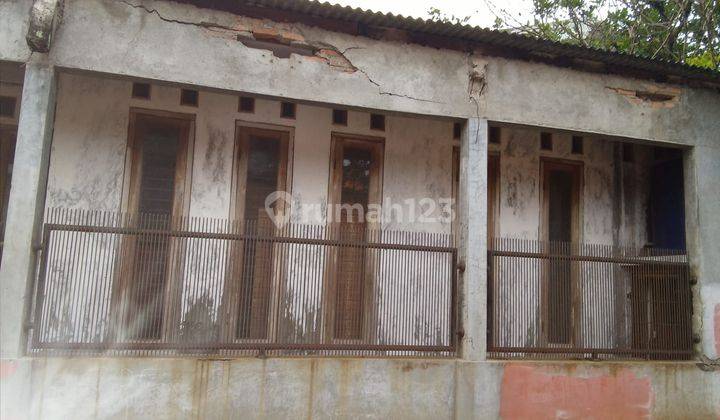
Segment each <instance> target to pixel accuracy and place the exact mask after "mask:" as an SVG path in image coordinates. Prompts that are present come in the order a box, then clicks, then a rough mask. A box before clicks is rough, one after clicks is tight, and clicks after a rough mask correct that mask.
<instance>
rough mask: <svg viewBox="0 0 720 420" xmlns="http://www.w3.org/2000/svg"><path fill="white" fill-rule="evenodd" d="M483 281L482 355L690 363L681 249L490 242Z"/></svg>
mask: <svg viewBox="0 0 720 420" xmlns="http://www.w3.org/2000/svg"><path fill="white" fill-rule="evenodd" d="M488 273H489V275H488V352H489V355H490V356H491V357H495V358H573V359H635V358H641V359H688V358H691V357H692V332H691V314H692V304H691V290H690V287H691V282H690V275H689V269H688V264H687V257H686V255H685V252H684V251H678V250H662V249H646V248H631V247H617V246H604V245H588V244H568V243H546V242H545V243H544V242H538V241H530V240H520V239H506V238H496V239H494V240H493V241H490V244H489V251H488Z"/></svg>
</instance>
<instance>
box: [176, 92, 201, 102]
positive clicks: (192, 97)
mask: <svg viewBox="0 0 720 420" xmlns="http://www.w3.org/2000/svg"><path fill="white" fill-rule="evenodd" d="M199 96H200V94H199V93H198V91H197V90H194V89H183V90H182V91H181V93H180V105H185V106H198V103H199Z"/></svg>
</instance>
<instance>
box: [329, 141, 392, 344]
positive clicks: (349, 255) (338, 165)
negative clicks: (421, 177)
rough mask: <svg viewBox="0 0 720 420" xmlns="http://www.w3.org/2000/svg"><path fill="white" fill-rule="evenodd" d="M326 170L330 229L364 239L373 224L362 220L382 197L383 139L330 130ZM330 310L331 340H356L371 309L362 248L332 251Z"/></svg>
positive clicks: (344, 237) (342, 237)
mask: <svg viewBox="0 0 720 420" xmlns="http://www.w3.org/2000/svg"><path fill="white" fill-rule="evenodd" d="M331 165H332V166H331V175H330V181H331V185H330V199H329V202H330V204H331V207H330V208H331V210H329V211H333V215H332V217H333V218H334V220H332V224H331V228H332V229H334V231H335V232H336V233H337V235H338V239H340V240H343V241H349V242H353V243H357V242H364V241H365V240H366V239H367V235H368V229H377V228H378V226H373V224H372V223H369V222H368V221H367V220H366V215H367V212H368V208H369V206H370V205H371V204H376V205H377V204H380V203H381V197H382V192H381V188H382V166H383V142H382V140H381V139H375V138H359V137H354V136H346V135H340V134H338V135H334V136H333V143H332V163H331ZM332 257H333V260H334V267H333V268H332V269H331V270H330V279H329V280H330V281H329V283H330V284H329V289H330V293H329V296H328V297H329V299H328V300H327V302H329V303H330V304H329V305H328V306H329V307H330V308H332V310H330V311H329V313H328V317H329V318H330V320H331V322H330V325H331V327H330V331H331V337H332V339H336V340H359V339H362V338H363V336H364V329H365V328H364V326H365V325H366V322H367V321H368V320H367V316H368V315H369V311H370V309H371V305H372V302H371V297H370V296H371V291H372V273H370V272H369V270H367V267H368V266H369V265H370V264H371V261H369V260H368V253H367V251H366V250H365V249H364V248H362V247H339V248H337V249H336V251H335V252H334V255H332Z"/></svg>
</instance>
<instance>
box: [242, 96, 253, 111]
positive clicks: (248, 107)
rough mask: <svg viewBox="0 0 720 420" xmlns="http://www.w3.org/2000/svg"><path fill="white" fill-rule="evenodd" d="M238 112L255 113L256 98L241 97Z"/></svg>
mask: <svg viewBox="0 0 720 420" xmlns="http://www.w3.org/2000/svg"><path fill="white" fill-rule="evenodd" d="M238 111H240V112H248V113H253V112H255V98H252V97H250V96H241V97H240V100H239V103H238Z"/></svg>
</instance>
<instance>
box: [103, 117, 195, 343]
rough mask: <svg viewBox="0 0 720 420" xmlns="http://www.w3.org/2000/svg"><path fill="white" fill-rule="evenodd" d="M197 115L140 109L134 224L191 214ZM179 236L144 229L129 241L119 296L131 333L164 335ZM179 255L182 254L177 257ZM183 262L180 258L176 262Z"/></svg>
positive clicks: (131, 207)
mask: <svg viewBox="0 0 720 420" xmlns="http://www.w3.org/2000/svg"><path fill="white" fill-rule="evenodd" d="M192 127H193V121H192V116H188V115H184V114H170V113H159V112H156V111H147V112H145V111H136V110H133V112H132V113H131V121H130V128H129V141H128V147H129V151H130V153H129V155H130V176H129V191H128V198H127V203H128V204H127V211H128V212H129V213H130V217H129V219H128V221H129V224H130V226H131V227H134V228H139V229H143V230H147V231H163V230H170V229H176V228H178V227H180V226H179V224H180V222H179V221H180V218H181V217H182V216H184V214H185V204H186V198H185V196H186V194H187V192H186V189H187V188H186V181H187V177H188V173H187V172H188V143H189V138H190V136H191V130H192ZM173 244H174V242H173V239H171V237H169V236H167V235H158V234H151V233H141V234H138V235H133V236H128V237H127V238H126V240H125V241H124V243H123V254H122V255H123V256H124V257H125V258H122V259H123V260H124V261H123V267H122V268H121V278H120V282H118V284H117V285H116V286H117V287H118V289H116V294H115V296H114V299H115V301H116V304H121V305H122V310H121V314H122V321H121V325H122V330H123V334H124V336H125V337H126V338H127V339H131V340H160V339H163V337H164V336H165V335H166V332H167V331H166V328H167V327H168V325H169V324H172V325H175V324H176V322H177V321H178V320H177V319H174V320H172V321H174V322H168V321H169V320H168V316H169V314H173V315H174V316H176V317H177V314H176V311H173V310H172V308H173V305H174V304H175V303H176V302H174V299H173V298H172V297H173V296H175V295H176V293H174V292H172V291H171V289H173V288H176V287H179V285H174V284H171V281H170V279H172V278H173V273H174V271H175V270H176V269H178V267H177V266H173V265H172V264H171V263H170V259H171V255H172V252H173ZM176 261H177V259H176ZM176 265H177V264H176Z"/></svg>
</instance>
